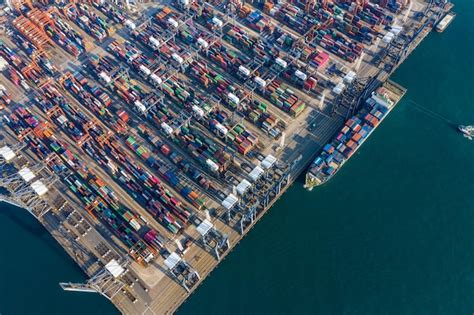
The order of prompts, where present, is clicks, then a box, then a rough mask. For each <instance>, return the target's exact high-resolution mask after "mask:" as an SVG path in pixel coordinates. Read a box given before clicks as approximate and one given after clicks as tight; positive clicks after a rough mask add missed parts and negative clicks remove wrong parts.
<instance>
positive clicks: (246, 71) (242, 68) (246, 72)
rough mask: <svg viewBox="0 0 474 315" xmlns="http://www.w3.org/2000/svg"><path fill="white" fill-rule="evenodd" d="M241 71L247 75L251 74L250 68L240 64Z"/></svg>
mask: <svg viewBox="0 0 474 315" xmlns="http://www.w3.org/2000/svg"><path fill="white" fill-rule="evenodd" d="M239 72H240V73H242V74H243V75H245V76H247V77H248V76H249V75H250V70H249V69H247V68H245V67H244V66H239Z"/></svg>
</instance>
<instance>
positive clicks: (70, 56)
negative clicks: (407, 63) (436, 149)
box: [0, 0, 454, 314]
mask: <svg viewBox="0 0 474 315" xmlns="http://www.w3.org/2000/svg"><path fill="white" fill-rule="evenodd" d="M451 10H452V4H451V3H449V2H448V1H441V0H440V1H425V0H411V1H410V0H406V1H403V0H378V1H377V0H374V1H367V0H358V1H349V0H296V1H290V0H288V1H275V2H271V1H265V0H262V1H254V2H242V1H241V0H215V1H201V0H197V1H193V0H177V1H174V0H172V1H155V2H153V1H148V2H146V3H145V2H141V1H124V2H123V3H122V2H121V1H110V2H108V1H104V0H89V1H47V0H43V1H31V0H30V1H29V0H10V1H7V3H6V5H5V6H4V7H3V8H1V13H0V22H1V23H0V25H1V27H0V82H1V86H0V108H1V109H0V111H1V129H0V130H1V133H0V168H1V172H2V176H1V178H0V198H1V199H0V200H2V201H5V202H10V203H13V204H15V205H18V206H19V207H21V208H24V209H27V210H28V211H29V212H30V213H31V214H32V215H33V216H35V217H36V218H37V219H38V221H39V222H40V223H41V224H42V225H43V226H44V227H45V228H46V229H47V230H48V231H49V232H50V233H51V234H52V235H53V237H54V238H55V239H56V240H57V241H58V242H59V243H60V244H61V245H62V246H63V247H64V249H65V250H66V251H67V252H68V253H69V255H70V256H71V257H72V258H73V259H74V260H75V261H76V263H77V264H78V265H79V266H80V267H81V268H82V270H83V271H84V272H85V273H86V274H87V276H88V278H89V280H87V281H86V282H85V283H70V282H68V280H69V279H64V283H61V284H60V285H61V287H62V288H63V289H64V290H69V291H80V292H96V293H99V294H101V295H103V296H104V297H105V298H107V299H109V300H110V301H111V302H112V303H113V304H114V305H115V306H116V307H117V309H118V310H119V311H120V312H122V313H124V314H147V313H149V314H170V313H173V312H174V311H176V309H177V308H178V307H179V306H180V305H181V304H182V303H183V302H184V301H185V300H186V298H187V297H188V296H189V295H190V294H191V293H192V292H193V291H194V290H195V289H196V288H197V287H198V286H199V284H200V283H201V282H202V281H203V280H204V279H205V278H206V276H207V275H209V273H210V272H211V271H212V270H213V269H214V268H215V267H216V266H217V265H218V263H219V261H221V260H222V259H224V258H225V257H226V255H227V254H228V253H229V252H230V250H231V249H232V248H234V246H235V245H236V244H237V243H238V242H239V241H240V240H241V239H242V237H243V236H244V235H245V234H246V233H247V232H248V231H249V230H250V229H251V228H252V227H253V226H254V224H255V223H256V222H257V221H258V220H259V219H260V218H261V217H262V216H263V214H265V213H266V211H267V210H268V209H269V208H270V207H271V206H272V204H273V203H274V202H275V201H276V200H278V198H279V197H280V196H281V195H282V194H283V193H284V192H285V190H286V189H287V188H288V187H289V186H290V185H291V183H292V182H293V181H294V180H295V179H296V178H297V177H298V176H299V175H301V174H302V173H303V172H304V171H306V170H307V173H306V184H305V185H306V187H307V188H308V189H311V188H312V187H314V186H317V185H319V184H322V183H324V182H326V181H327V180H328V179H330V178H331V177H332V176H333V175H334V174H335V173H336V172H337V171H338V170H339V169H340V168H341V167H342V165H343V164H344V163H345V162H346V161H347V160H348V159H349V158H350V156H351V155H352V154H353V153H354V152H355V151H356V150H357V149H358V147H359V146H360V145H361V144H362V143H363V142H364V141H365V139H367V137H368V136H369V135H370V134H371V133H372V132H373V131H374V130H375V128H376V127H377V125H378V124H379V123H380V122H381V121H382V120H383V119H384V118H385V117H386V116H387V115H388V113H389V112H390V110H392V109H393V107H394V106H395V105H396V104H397V102H398V101H399V100H400V99H401V98H402V97H403V95H404V93H405V89H404V88H403V87H401V86H399V85H397V84H396V83H394V82H392V81H390V80H388V78H389V76H390V75H391V73H393V71H394V70H395V69H396V68H397V67H398V66H399V65H400V64H401V63H402V62H403V61H404V60H405V58H406V57H407V56H408V55H409V54H410V53H411V51H413V50H414V49H415V48H416V47H417V45H418V44H419V43H420V42H421V41H422V40H423V39H424V38H425V37H426V35H427V34H428V33H429V32H430V31H431V30H432V29H434V28H435V27H436V26H437V25H438V23H439V22H440V21H441V20H442V19H443V18H445V17H446V16H448V14H451V15H449V16H452V17H454V15H453V14H452V13H451ZM451 19H452V18H451ZM450 21H451V20H449V21H448V22H446V21H445V22H444V23H443V25H442V26H440V27H441V28H442V29H443V30H444V28H446V26H447V25H448V24H449V23H450ZM308 166H309V169H308ZM242 272H244V271H242ZM71 294H72V293H71Z"/></svg>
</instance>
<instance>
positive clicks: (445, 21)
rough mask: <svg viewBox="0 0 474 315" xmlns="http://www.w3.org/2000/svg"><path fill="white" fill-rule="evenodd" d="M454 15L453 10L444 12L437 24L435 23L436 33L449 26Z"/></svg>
mask: <svg viewBox="0 0 474 315" xmlns="http://www.w3.org/2000/svg"><path fill="white" fill-rule="evenodd" d="M455 17H456V14H455V13H453V12H449V13H448V14H446V15H445V16H444V18H443V19H442V20H441V21H439V23H438V24H436V31H437V32H438V33H442V32H444V30H445V29H446V28H447V27H448V26H449V24H451V22H452V21H453V20H454V18H455Z"/></svg>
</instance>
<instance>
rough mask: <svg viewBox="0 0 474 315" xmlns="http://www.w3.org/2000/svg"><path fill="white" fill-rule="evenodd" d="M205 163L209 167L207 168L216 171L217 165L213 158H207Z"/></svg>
mask: <svg viewBox="0 0 474 315" xmlns="http://www.w3.org/2000/svg"><path fill="white" fill-rule="evenodd" d="M206 164H207V166H208V167H209V169H210V170H211V171H213V172H217V171H218V170H219V165H217V164H216V163H215V162H214V161H213V160H211V159H207V160H206Z"/></svg>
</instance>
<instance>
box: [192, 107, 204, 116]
mask: <svg viewBox="0 0 474 315" xmlns="http://www.w3.org/2000/svg"><path fill="white" fill-rule="evenodd" d="M192 109H193V112H194V113H195V114H196V115H197V116H199V117H200V118H202V117H204V111H203V110H202V109H201V108H199V107H198V106H197V105H193V107H192Z"/></svg>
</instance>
